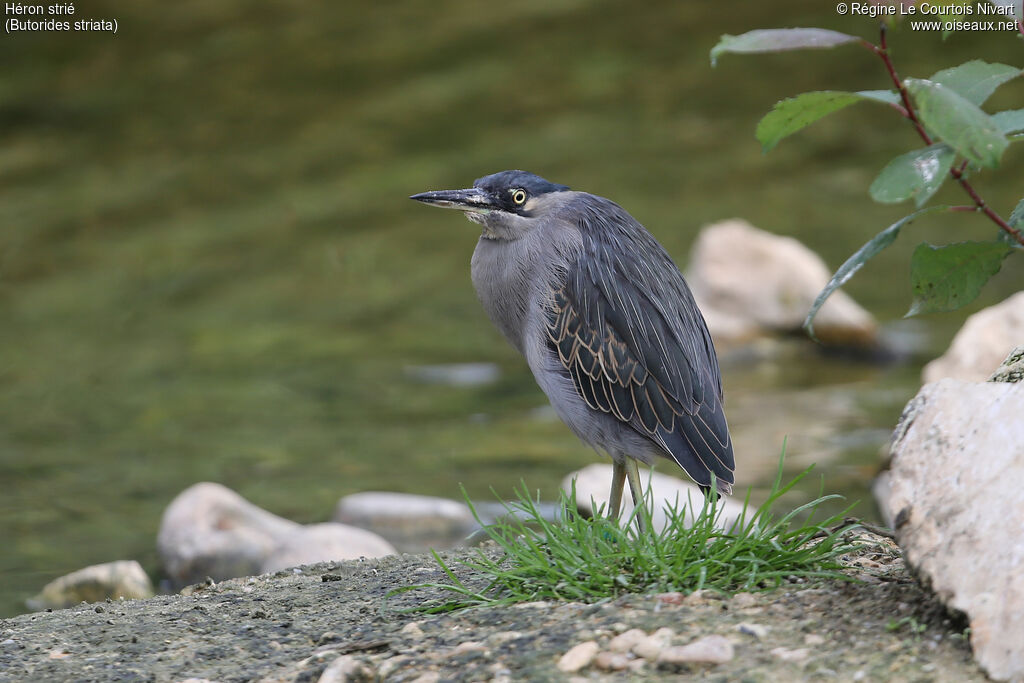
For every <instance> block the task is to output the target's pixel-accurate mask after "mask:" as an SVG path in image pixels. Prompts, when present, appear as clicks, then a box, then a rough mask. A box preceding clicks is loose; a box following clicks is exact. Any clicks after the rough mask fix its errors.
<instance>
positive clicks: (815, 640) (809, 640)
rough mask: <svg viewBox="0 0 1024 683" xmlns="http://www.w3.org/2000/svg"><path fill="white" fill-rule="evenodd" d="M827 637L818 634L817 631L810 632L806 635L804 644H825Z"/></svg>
mask: <svg viewBox="0 0 1024 683" xmlns="http://www.w3.org/2000/svg"><path fill="white" fill-rule="evenodd" d="M824 644H825V638H824V637H822V636H820V635H818V634H817V633H808V634H807V635H806V636H804V645H811V646H814V645H824Z"/></svg>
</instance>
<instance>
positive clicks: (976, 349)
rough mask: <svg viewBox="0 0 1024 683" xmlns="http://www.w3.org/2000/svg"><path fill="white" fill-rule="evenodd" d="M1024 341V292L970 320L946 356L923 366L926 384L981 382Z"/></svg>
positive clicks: (957, 335) (955, 337) (955, 338)
mask: <svg viewBox="0 0 1024 683" xmlns="http://www.w3.org/2000/svg"><path fill="white" fill-rule="evenodd" d="M1022 341H1024V292H1017V293H1016V294H1014V295H1013V296H1011V297H1009V298H1007V299H1004V300H1003V301H1002V302H1001V303H998V304H996V305H995V306H989V307H988V308H986V309H983V310H981V311H978V312H977V313H975V314H974V315H972V316H970V317H969V318H967V321H966V322H964V324H963V327H961V328H960V331H959V332H957V333H956V335H955V336H954V337H953V341H952V343H951V344H950V345H949V349H948V350H947V351H946V353H944V354H942V355H941V356H939V357H938V358H936V359H935V360H933V361H932V362H931V363H928V365H926V366H924V371H923V372H922V373H921V374H922V379H923V380H924V382H925V383H926V384H930V383H931V382H937V381H938V380H940V379H943V378H945V377H952V378H953V379H959V380H964V381H968V382H982V381H984V380H985V379H986V378H987V377H988V376H989V375H990V374H991V373H992V368H994V367H996V366H997V365H999V363H1000V362H1001V361H1002V360H1003V359H1004V358H1006V354H1007V353H1009V352H1010V349H1012V348H1014V347H1015V346H1017V345H1019V344H1020V343H1021V342H1022Z"/></svg>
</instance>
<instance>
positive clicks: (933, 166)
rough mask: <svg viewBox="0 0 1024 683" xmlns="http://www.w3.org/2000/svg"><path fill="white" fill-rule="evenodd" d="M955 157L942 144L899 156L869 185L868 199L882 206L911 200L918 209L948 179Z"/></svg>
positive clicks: (949, 149)
mask: <svg viewBox="0 0 1024 683" xmlns="http://www.w3.org/2000/svg"><path fill="white" fill-rule="evenodd" d="M955 157H956V154H954V153H953V149H952V148H951V147H950V146H949V145H947V144H946V143H944V142H938V143H936V144H934V145H929V146H928V147H925V148H924V149H916V150H914V151H913V152H907V153H906V154H901V155H900V156H898V157H896V158H895V159H893V160H892V161H890V162H889V164H888V165H887V166H886V167H885V168H883V169H882V172H881V173H879V174H878V177H877V178H875V181H874V182H873V183H871V189H870V192H871V198H872V199H874V200H875V201H876V202H881V203H883V204H895V203H897V202H902V201H905V200H907V199H911V198H914V199H916V200H917V205H918V206H919V207H920V206H922V205H923V204H924V203H925V202H927V201H928V200H929V199H931V196H932V195H933V194H935V191H936V190H938V189H939V187H940V186H941V185H942V183H943V182H945V180H946V178H948V177H949V169H950V167H952V165H953V159H954V158H955Z"/></svg>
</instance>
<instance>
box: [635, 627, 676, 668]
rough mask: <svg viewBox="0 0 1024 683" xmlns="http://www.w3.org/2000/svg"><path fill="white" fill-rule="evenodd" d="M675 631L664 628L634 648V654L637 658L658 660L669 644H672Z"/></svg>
mask: <svg viewBox="0 0 1024 683" xmlns="http://www.w3.org/2000/svg"><path fill="white" fill-rule="evenodd" d="M675 634H676V633H675V631H673V630H672V629H670V628H667V627H663V628H659V629H658V630H657V631H655V632H654V633H652V634H651V635H649V636H647V637H646V638H644V639H643V640H641V641H639V642H637V644H636V645H634V646H633V654H635V655H636V656H637V657H642V658H644V659H648V660H652V661H653V660H656V659H658V655H659V654H661V651H662V650H664V649H665V648H666V647H668V645H669V643H671V642H672V638H673V636H675Z"/></svg>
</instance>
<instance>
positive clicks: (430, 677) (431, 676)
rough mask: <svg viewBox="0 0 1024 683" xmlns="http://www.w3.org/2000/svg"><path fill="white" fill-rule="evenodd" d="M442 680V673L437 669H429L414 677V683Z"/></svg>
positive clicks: (435, 682)
mask: <svg viewBox="0 0 1024 683" xmlns="http://www.w3.org/2000/svg"><path fill="white" fill-rule="evenodd" d="M440 680H441V674H439V673H438V672H436V671H428V672H426V673H423V674H420V675H419V676H417V677H416V678H414V679H413V680H412V683H437V682H438V681H440Z"/></svg>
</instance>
